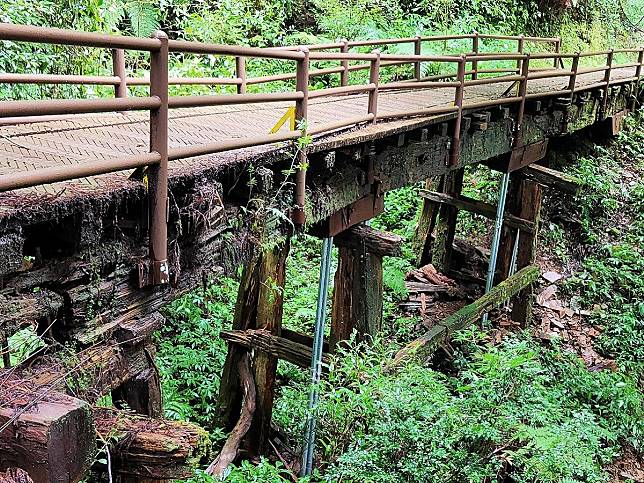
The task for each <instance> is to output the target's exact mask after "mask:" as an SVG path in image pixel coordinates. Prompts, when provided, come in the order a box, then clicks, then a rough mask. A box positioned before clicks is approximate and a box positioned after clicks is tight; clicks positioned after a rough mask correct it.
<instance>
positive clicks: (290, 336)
mask: <svg viewBox="0 0 644 483" xmlns="http://www.w3.org/2000/svg"><path fill="white" fill-rule="evenodd" d="M282 337H283V338H285V339H287V340H290V341H291V342H297V343H298V344H302V345H304V346H306V347H308V348H309V349H312V348H313V337H311V336H310V335H306V334H302V333H300V332H297V331H295V330H291V329H287V328H286V327H282ZM322 352H329V342H328V341H324V343H323V345H322Z"/></svg>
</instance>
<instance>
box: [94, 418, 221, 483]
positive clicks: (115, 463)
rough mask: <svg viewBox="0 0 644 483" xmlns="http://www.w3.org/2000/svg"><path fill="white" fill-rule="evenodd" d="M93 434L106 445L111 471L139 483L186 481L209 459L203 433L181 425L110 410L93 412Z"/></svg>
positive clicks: (207, 443)
mask: <svg viewBox="0 0 644 483" xmlns="http://www.w3.org/2000/svg"><path fill="white" fill-rule="evenodd" d="M92 412H93V415H94V421H95V426H96V431H97V432H98V433H99V434H100V435H101V438H102V440H104V441H108V443H109V451H110V456H111V463H112V471H113V472H114V473H116V474H118V475H119V476H128V477H136V478H140V479H141V480H137V481H143V479H145V481H149V479H158V480H180V479H185V478H189V477H191V476H192V475H193V474H194V470H195V469H196V468H197V467H198V466H199V465H200V464H202V463H203V462H205V461H207V459H208V457H209V454H208V453H209V449H210V440H209V437H208V434H207V433H206V431H204V430H203V429H201V428H200V427H199V426H197V425H195V424H192V423H187V422H184V421H169V420H165V419H155V418H149V417H145V416H138V415H134V414H132V413H130V412H125V411H119V410H116V409H113V408H103V407H95V408H93V410H92Z"/></svg>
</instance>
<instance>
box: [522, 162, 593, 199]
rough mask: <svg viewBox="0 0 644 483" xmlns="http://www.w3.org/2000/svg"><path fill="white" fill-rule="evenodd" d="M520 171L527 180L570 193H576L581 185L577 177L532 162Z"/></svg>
mask: <svg viewBox="0 0 644 483" xmlns="http://www.w3.org/2000/svg"><path fill="white" fill-rule="evenodd" d="M521 173H522V174H523V176H525V177H526V178H527V179H529V180H532V181H535V182H537V183H539V184H541V185H544V186H546V187H548V188H553V189H556V190H558V191H561V192H563V193H568V194H570V195H575V194H577V192H578V191H579V188H580V187H581V180H580V179H579V178H576V177H575V176H571V175H569V174H565V173H562V172H561V171H556V170H554V169H551V168H547V167H545V166H541V165H539V164H532V165H530V166H528V167H526V168H525V169H524V170H523V171H521Z"/></svg>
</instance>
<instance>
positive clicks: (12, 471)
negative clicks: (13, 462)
mask: <svg viewBox="0 0 644 483" xmlns="http://www.w3.org/2000/svg"><path fill="white" fill-rule="evenodd" d="M0 483H34V480H32V479H31V477H30V476H29V474H28V473H27V472H26V471H25V470H23V469H20V468H9V469H8V470H7V471H5V472H0Z"/></svg>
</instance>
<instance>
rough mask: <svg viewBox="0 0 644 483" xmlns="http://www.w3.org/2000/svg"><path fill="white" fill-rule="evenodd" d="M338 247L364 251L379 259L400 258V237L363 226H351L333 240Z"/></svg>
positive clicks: (401, 240)
mask: <svg viewBox="0 0 644 483" xmlns="http://www.w3.org/2000/svg"><path fill="white" fill-rule="evenodd" d="M333 243H334V244H335V245H336V246H338V247H346V248H354V249H357V250H364V251H366V252H368V253H372V254H374V255H378V256H381V257H384V256H389V257H400V256H401V255H402V243H403V239H402V237H401V236H398V235H395V234H393V233H387V232H383V231H378V230H375V229H373V228H371V227H370V226H367V225H365V224H359V225H355V226H352V227H351V228H349V229H347V230H344V231H343V232H342V233H340V234H339V235H337V236H336V237H334V238H333Z"/></svg>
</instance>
